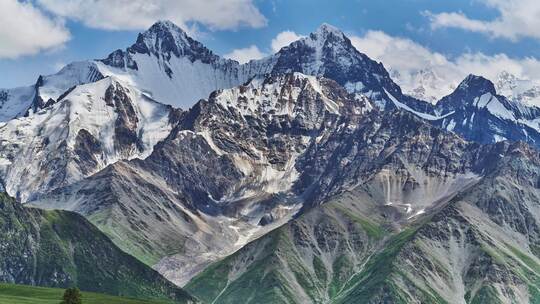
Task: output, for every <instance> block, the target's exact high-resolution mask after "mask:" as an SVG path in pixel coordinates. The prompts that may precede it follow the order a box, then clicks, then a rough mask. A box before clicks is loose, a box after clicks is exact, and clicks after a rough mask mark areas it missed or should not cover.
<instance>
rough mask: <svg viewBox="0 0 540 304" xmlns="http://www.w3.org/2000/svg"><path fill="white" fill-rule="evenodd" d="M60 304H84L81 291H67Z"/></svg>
mask: <svg viewBox="0 0 540 304" xmlns="http://www.w3.org/2000/svg"><path fill="white" fill-rule="evenodd" d="M60 304H82V299H81V291H80V290H79V288H77V287H72V288H68V289H66V291H65V292H64V297H63V300H62V302H60Z"/></svg>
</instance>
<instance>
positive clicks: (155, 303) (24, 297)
mask: <svg viewBox="0 0 540 304" xmlns="http://www.w3.org/2000/svg"><path fill="white" fill-rule="evenodd" d="M63 294H64V289H60V288H45V287H34V286H27V285H15V284H0V304H58V303H60V301H61V299H62V295H63ZM82 299H83V303H85V304H104V303H106V304H170V303H173V302H171V301H166V300H163V301H160V300H138V299H131V298H122V297H115V296H109V295H104V294H99V293H93V292H84V291H83V292H82Z"/></svg>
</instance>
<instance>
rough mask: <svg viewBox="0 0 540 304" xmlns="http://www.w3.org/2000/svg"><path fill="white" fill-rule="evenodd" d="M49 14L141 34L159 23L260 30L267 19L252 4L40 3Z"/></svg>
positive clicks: (169, 0) (214, 0) (189, 0)
mask: <svg viewBox="0 0 540 304" xmlns="http://www.w3.org/2000/svg"><path fill="white" fill-rule="evenodd" d="M37 2H38V3H39V5H41V6H42V7H43V8H45V9H47V10H48V11H50V12H52V13H54V14H56V15H59V16H62V17H65V18H69V19H72V20H77V21H80V22H82V23H84V24H85V25H86V26H89V27H92V28H99V29H106V30H139V29H145V28H148V27H149V26H150V25H152V24H153V23H154V22H155V21H156V20H171V21H173V22H175V23H176V24H178V25H180V26H183V27H185V26H186V22H198V23H201V24H204V25H206V26H208V27H209V28H210V29H217V30H221V29H235V28H238V27H240V26H248V27H254V28H259V27H262V26H265V25H266V23H267V20H266V18H265V17H264V16H263V15H262V14H261V12H260V11H259V9H258V8H257V7H256V6H255V4H254V3H253V1H252V0H205V1H201V0H37Z"/></svg>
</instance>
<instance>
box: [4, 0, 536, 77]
mask: <svg viewBox="0 0 540 304" xmlns="http://www.w3.org/2000/svg"><path fill="white" fill-rule="evenodd" d="M126 1H127V0H108V1H105V0H93V1H84V0H31V1H29V0H27V1H24V2H22V1H17V0H4V1H2V2H1V3H0V28H2V29H0V87H15V86H20V85H27V84H32V83H34V82H35V80H36V79H37V77H38V75H39V74H50V73H54V72H55V71H57V70H58V69H59V68H60V67H61V66H62V65H64V64H66V63H69V62H72V61H76V60H84V59H92V58H103V57H105V56H106V55H107V54H108V53H110V52H111V51H113V50H115V49H118V48H125V47H127V46H129V45H130V44H132V43H133V42H134V41H135V39H136V37H137V33H138V32H140V31H143V30H144V29H145V28H146V27H147V26H148V25H149V24H151V23H152V22H153V20H157V19H176V20H172V21H174V22H176V23H177V24H179V25H181V26H183V27H186V28H187V29H188V31H189V32H190V33H192V34H193V35H194V36H195V38H196V39H198V40H199V41H201V42H203V43H204V44H205V45H207V46H208V47H209V48H210V49H212V50H214V51H215V52H216V53H218V54H222V55H224V54H230V53H231V52H233V51H234V50H235V49H243V48H248V47H252V50H253V48H256V50H257V51H258V52H259V55H256V56H262V55H265V54H269V53H271V52H272V47H271V41H272V39H274V38H276V36H277V35H278V34H279V33H281V32H283V31H286V30H288V31H292V32H294V33H296V34H297V35H306V34H308V33H309V32H311V31H313V30H315V29H316V28H317V27H318V26H319V25H320V24H321V23H323V22H327V23H330V24H332V25H335V26H337V27H338V28H340V29H341V30H343V31H344V32H345V33H346V34H347V35H349V36H350V37H356V38H358V39H357V40H355V41H358V42H357V43H356V44H355V46H357V48H359V49H360V51H362V52H365V53H367V54H368V55H370V56H372V57H377V58H374V59H376V60H381V61H383V63H384V64H385V65H386V66H390V67H392V68H395V69H396V70H400V69H403V70H404V71H405V69H411V67H407V68H405V67H403V66H408V65H410V64H411V63H410V62H403V61H399V60H398V61H396V60H395V59H393V58H395V57H396V56H398V57H403V60H406V59H407V58H408V53H407V52H410V53H411V54H416V55H418V53H419V52H418V51H417V49H415V48H416V47H419V48H424V49H425V51H426V52H427V53H426V54H424V55H423V58H430V56H435V57H433V58H438V57H437V56H439V55H441V56H443V58H444V60H446V61H448V62H447V63H443V64H442V65H445V67H444V68H440V73H441V74H444V73H445V71H446V70H445V69H448V68H449V67H448V65H452V69H457V70H464V72H463V73H465V70H467V71H466V72H471V71H468V70H469V69H473V68H474V69H478V70H480V71H479V73H480V74H481V73H485V74H487V75H488V76H492V74H494V73H495V72H496V71H492V69H493V68H492V67H490V66H489V65H497V66H500V68H497V69H496V70H497V72H498V70H499V69H503V68H505V69H506V68H508V69H510V70H512V71H513V72H514V73H516V74H519V76H520V77H524V78H531V79H536V78H538V79H540V76H539V75H538V74H540V72H537V70H536V66H535V65H536V63H537V62H536V58H540V44H539V42H540V39H539V37H538V36H537V34H535V33H534V32H531V31H530V30H529V29H527V27H533V28H534V27H535V26H536V24H534V22H537V21H535V19H536V17H535V15H534V14H536V13H538V11H540V6H539V5H538V4H536V3H535V1H533V0H507V1H502V0H445V1H443V0H438V1H433V0H430V1H428V0H385V1H368V0H356V1H351V0H347V1H346V0H334V1H322V0H318V1H314V0H273V1H271V0H268V1H263V0H230V1H221V2H220V4H219V5H221V6H223V7H218V8H216V7H217V6H219V5H217V4H215V3H213V2H216V1H215V0H214V1H207V2H208V3H207V4H201V3H200V2H204V1H198V2H197V1H196V0H179V1H173V0H151V1H142V0H135V1H127V2H126ZM171 1H173V2H171ZM91 2H94V3H91ZM137 2H139V5H141V3H142V5H143V6H144V5H147V4H148V5H153V6H155V7H156V8H152V9H149V10H148V12H143V13H141V14H140V16H139V12H140V11H141V10H144V9H145V7H142V8H141V6H139V7H133V8H126V6H129V5H131V3H137ZM88 3H90V5H89V4H88ZM128 3H129V4H128ZM171 3H174V4H173V5H172V4H171ZM508 3H510V4H508ZM115 5H117V8H115ZM205 5H208V7H205ZM511 5H514V6H511ZM2 6H6V7H2ZM160 6H161V7H160ZM516 6H517V7H518V8H523V9H517V10H516V9H515V8H516ZM100 10H101V11H100ZM510 10H512V11H517V13H509V11H510ZM2 12H4V13H2ZM111 12H117V13H115V14H113V13H111ZM2 14H5V15H6V16H2ZM8 14H9V15H8ZM33 14H34V15H33ZM104 14H111V15H107V16H105V17H106V18H105V17H103V18H104V19H103V20H101V19H100V16H102V15H104ZM512 14H515V16H514V15H512ZM523 14H525V15H526V14H531V15H533V16H530V18H529V16H523ZM27 15H28V16H30V17H32V20H35V19H36V18H35V16H36V15H37V16H38V17H39V18H37V19H38V20H41V19H40V18H42V19H43V20H42V21H43V22H42V23H38V24H32V26H33V27H34V28H33V29H26V30H24V29H23V28H24V27H25V26H29V25H28V22H26V23H25V22H24V21H25V20H24V18H25V17H28V16H27ZM10 16H11V17H12V18H11V19H10V18H6V17H10ZM13 16H16V18H13ZM3 17H4V18H3ZM216 20H217V21H216ZM517 20H518V21H517ZM522 20H525V21H524V22H523V23H521V21H522ZM529 20H530V21H529ZM32 22H34V21H32ZM527 22H530V23H531V24H528V23H527ZM539 25H540V23H539ZM536 28H538V27H536ZM19 31H20V33H19ZM6 32H7V33H6ZM375 34H377V35H375ZM368 36H369V37H370V38H369V39H367V38H366V37H368ZM372 36H373V37H372ZM6 37H7V38H6ZM48 37H51V39H50V40H51V41H47V39H46V38H48ZM377 37H378V38H377ZM374 38H377V39H375V40H374ZM379 39H384V40H385V41H386V43H387V44H388V45H387V46H386V48H387V49H385V50H378V49H377V48H378V43H379V42H380V41H381V40H379ZM389 39H390V40H389ZM366 40H367V41H366ZM33 41H36V43H35V44H34V45H32V42H33ZM378 41H379V42H378ZM400 41H401V42H406V43H409V44H410V45H408V46H405V48H406V49H405V50H401V53H400V52H397V51H392V50H391V49H395V48H396V47H394V46H395V45H396V44H394V43H399V42H400ZM398 48H399V47H398ZM2 49H4V51H3V50H2ZM29 50H31V51H29ZM465 55H470V56H480V55H482V56H484V57H482V58H480V59H479V58H476V59H471V58H468V59H466V63H460V62H461V61H462V60H465V59H464V58H465V57H464V56H465ZM497 56H506V57H504V58H503V59H504V60H501V59H500V58H501V57H497ZM496 58H499V59H496ZM434 60H435V61H437V60H438V59H434ZM475 60H476V61H475ZM385 61H386V62H385ZM393 61H396V62H393ZM418 61H419V62H418V63H417V65H418V69H420V68H423V67H424V66H425V65H426V64H427V65H431V64H433V63H426V62H424V61H425V60H422V58H419V60H418ZM427 61H430V62H431V61H433V60H427ZM531 62H532V64H531ZM415 64H416V63H415ZM437 64H439V65H440V64H441V63H440V62H439V63H437ZM480 64H483V65H484V66H478V65H480ZM514 64H515V65H514ZM539 66H540V65H539ZM533 68H534V69H533ZM484 70H485V71H484ZM538 70H540V69H538ZM405 72H406V71H405ZM455 74H456V75H455V76H453V77H455V78H456V79H452V80H453V81H457V78H459V77H461V76H462V75H461V73H460V72H455Z"/></svg>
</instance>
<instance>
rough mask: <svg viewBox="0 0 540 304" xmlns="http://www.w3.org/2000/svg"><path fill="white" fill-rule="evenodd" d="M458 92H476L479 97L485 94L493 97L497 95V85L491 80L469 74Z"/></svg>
mask: <svg viewBox="0 0 540 304" xmlns="http://www.w3.org/2000/svg"><path fill="white" fill-rule="evenodd" d="M457 90H460V91H469V92H471V91H472V92H475V93H477V94H478V96H479V95H483V94H485V93H491V94H492V95H495V94H496V91H495V85H494V84H493V82H491V81H490V80H488V79H486V78H484V77H482V76H477V75H473V74H469V75H468V76H467V77H465V79H464V80H463V81H462V82H461V83H460V84H459V86H458V88H457Z"/></svg>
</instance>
